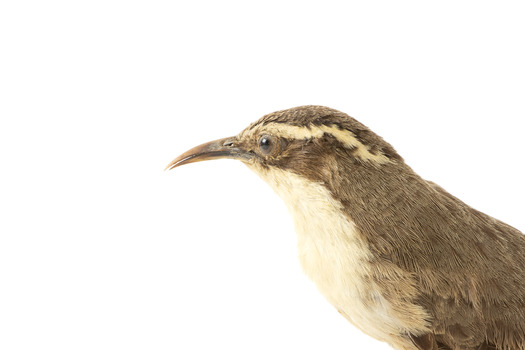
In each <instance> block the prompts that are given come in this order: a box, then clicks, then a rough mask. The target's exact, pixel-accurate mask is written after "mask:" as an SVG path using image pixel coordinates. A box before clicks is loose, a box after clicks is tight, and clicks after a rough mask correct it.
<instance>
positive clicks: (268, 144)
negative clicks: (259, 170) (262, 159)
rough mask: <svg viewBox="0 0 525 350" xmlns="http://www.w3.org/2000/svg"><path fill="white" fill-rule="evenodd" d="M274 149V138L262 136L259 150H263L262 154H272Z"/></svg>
mask: <svg viewBox="0 0 525 350" xmlns="http://www.w3.org/2000/svg"><path fill="white" fill-rule="evenodd" d="M273 148H274V140H273V137H271V136H269V135H264V136H261V138H260V139H259V149H260V150H261V153H262V154H264V155H267V154H269V153H270V152H272V150H273Z"/></svg>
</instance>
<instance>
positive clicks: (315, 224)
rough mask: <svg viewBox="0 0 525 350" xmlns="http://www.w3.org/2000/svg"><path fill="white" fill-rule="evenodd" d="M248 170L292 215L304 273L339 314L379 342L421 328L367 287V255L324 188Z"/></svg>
mask: <svg viewBox="0 0 525 350" xmlns="http://www.w3.org/2000/svg"><path fill="white" fill-rule="evenodd" d="M248 167H249V168H250V169H251V170H253V171H254V172H255V173H256V174H257V175H259V176H260V177H261V178H262V179H263V180H264V181H265V182H267V183H268V184H269V185H270V186H271V187H272V188H273V190H274V191H275V192H276V193H277V194H278V195H279V196H280V197H281V198H282V199H283V200H284V202H285V204H286V206H287V207H288V210H289V211H290V214H291V215H292V217H293V221H294V226H295V230H296V232H297V243H298V244H297V246H298V254H299V260H300V263H301V266H302V268H303V270H304V272H305V274H306V275H307V276H309V277H310V279H312V281H313V282H314V283H315V284H316V286H317V288H318V289H319V291H320V292H321V293H322V294H323V295H324V296H325V297H326V298H327V300H328V301H329V302H330V303H331V304H332V305H333V306H335V308H336V309H337V310H338V311H339V312H340V313H341V314H342V315H343V316H345V317H346V318H347V319H348V320H349V321H350V322H351V323H352V324H354V325H355V326H356V327H357V328H359V329H361V330H362V331H363V332H365V333H367V334H369V335H370V336H372V337H374V338H376V339H379V340H383V341H387V340H388V338H389V336H391V335H392V334H396V333H405V332H408V331H413V332H419V331H420V330H421V329H423V328H425V326H423V325H421V327H422V328H421V329H419V328H420V327H416V328H418V329H416V328H414V325H413V324H409V322H404V320H403V319H402V318H404V316H402V315H401V314H402V313H404V312H406V311H408V310H397V311H396V310H394V309H393V308H392V307H391V304H390V303H389V302H388V301H387V300H386V299H385V298H384V297H383V295H382V291H381V290H378V289H377V288H376V286H375V285H373V284H372V283H370V278H369V277H370V275H369V274H370V271H371V269H372V268H371V265H370V264H371V263H370V260H371V252H370V250H369V249H368V247H367V245H366V243H365V242H364V241H363V239H362V236H361V234H360V232H359V231H358V229H357V227H356V225H355V223H354V222H353V221H352V220H351V219H350V218H349V217H347V215H345V214H344V211H343V210H342V205H341V203H339V202H338V201H337V200H335V199H334V198H333V196H332V195H331V193H330V191H329V190H328V189H327V188H326V187H325V186H323V185H322V184H321V183H316V182H314V181H311V180H308V179H306V178H304V177H301V176H300V175H297V174H294V173H292V172H289V171H284V170H281V169H277V168H262V167H260V166H258V165H256V164H248ZM412 306H413V305H411V307H412ZM400 311H401V314H400ZM414 311H415V312H416V313H419V312H420V311H421V310H419V308H417V309H415V310H414ZM407 313H408V314H412V312H407ZM407 316H408V315H407Z"/></svg>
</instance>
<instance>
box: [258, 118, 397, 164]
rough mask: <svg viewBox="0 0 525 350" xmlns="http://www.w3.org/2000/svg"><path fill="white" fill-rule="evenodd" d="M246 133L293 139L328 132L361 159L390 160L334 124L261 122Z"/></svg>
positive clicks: (317, 136) (302, 138)
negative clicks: (374, 152)
mask: <svg viewBox="0 0 525 350" xmlns="http://www.w3.org/2000/svg"><path fill="white" fill-rule="evenodd" d="M248 133H249V134H255V133H269V134H273V135H276V136H281V137H285V138H287V139H293V140H305V139H309V138H320V137H322V136H323V135H325V134H330V135H332V136H333V137H334V138H335V139H336V140H337V141H339V142H340V143H341V144H343V145H344V146H345V147H346V148H352V149H355V153H354V154H355V155H356V156H358V157H359V158H361V159H364V160H368V161H373V162H376V163H380V164H384V163H389V162H391V160H390V159H389V158H388V157H387V156H386V155H384V154H383V153H378V154H373V153H371V152H370V148H369V147H368V146H367V145H364V144H363V143H361V142H360V141H359V140H358V139H357V137H356V136H355V134H354V133H353V132H351V131H349V130H346V129H340V128H339V127H337V126H336V125H331V126H328V125H319V126H316V125H309V126H296V125H289V124H283V123H268V124H262V125H260V126H258V127H255V128H253V129H251V130H248Z"/></svg>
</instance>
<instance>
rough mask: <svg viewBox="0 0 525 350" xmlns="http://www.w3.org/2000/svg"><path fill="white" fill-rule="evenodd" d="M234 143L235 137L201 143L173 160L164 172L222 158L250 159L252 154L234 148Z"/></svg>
mask: <svg viewBox="0 0 525 350" xmlns="http://www.w3.org/2000/svg"><path fill="white" fill-rule="evenodd" d="M234 141H235V137H226V138H224V139H220V140H215V141H211V142H207V143H203V144H202V145H199V146H197V147H194V148H192V149H190V150H189V151H186V152H184V153H183V154H181V155H180V156H178V157H177V158H175V159H174V160H173V161H172V162H171V163H169V164H168V166H167V167H166V169H164V170H171V169H173V168H176V167H178V166H179V165H184V164H189V163H195V162H202V161H203V160H211V159H223V158H228V159H240V160H249V159H250V158H252V156H253V155H252V153H250V152H247V151H245V150H243V149H242V148H239V147H236V146H235V143H234Z"/></svg>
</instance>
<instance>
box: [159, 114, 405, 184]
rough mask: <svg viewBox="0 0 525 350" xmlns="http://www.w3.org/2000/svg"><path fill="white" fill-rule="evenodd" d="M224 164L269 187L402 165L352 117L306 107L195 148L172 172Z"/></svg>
mask: <svg viewBox="0 0 525 350" xmlns="http://www.w3.org/2000/svg"><path fill="white" fill-rule="evenodd" d="M224 158H226V159H237V160H240V161H242V162H243V163H244V164H246V165H247V166H248V167H249V168H250V169H251V170H253V171H254V172H255V173H257V174H258V175H259V176H261V177H262V178H263V179H265V180H266V181H267V182H275V181H276V180H275V179H277V178H282V176H286V174H290V175H292V174H293V175H296V176H299V177H301V178H304V179H307V180H309V181H313V182H316V183H322V184H332V185H336V184H335V182H337V181H339V176H338V174H339V175H340V174H343V173H348V172H352V170H353V169H354V170H355V169H357V168H359V169H364V168H366V169H369V171H373V170H374V169H377V168H378V167H381V166H382V165H385V164H389V163H395V162H400V161H402V159H401V157H400V156H399V155H398V154H397V153H396V151H395V150H394V149H393V148H392V146H390V145H389V144H388V143H386V142H385V141H384V140H383V139H382V138H380V137H379V136H377V135H376V134H374V133H373V132H372V131H370V130H369V129H368V128H367V127H366V126H364V125H363V124H361V123H359V122H358V121H357V120H355V119H353V118H351V117H349V116H348V115H346V114H344V113H342V112H339V111H337V110H334V109H331V108H328V107H322V106H302V107H296V108H291V109H287V110H283V111H278V112H274V113H270V114H267V115H265V116H263V117H262V118H261V119H259V120H258V121H256V122H254V123H252V124H251V125H249V126H248V127H247V128H246V129H244V130H243V131H242V132H241V133H239V134H238V135H236V136H233V137H227V138H223V139H219V140H215V141H212V142H208V143H205V144H202V145H199V146H197V147H194V148H192V149H190V150H189V151H187V152H185V153H183V154H181V155H180V156H179V157H177V158H175V159H174V160H173V161H172V162H171V163H170V164H169V165H168V166H167V168H166V169H173V168H175V167H178V166H180V165H184V164H189V163H193V162H199V161H204V160H211V159H224Z"/></svg>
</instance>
